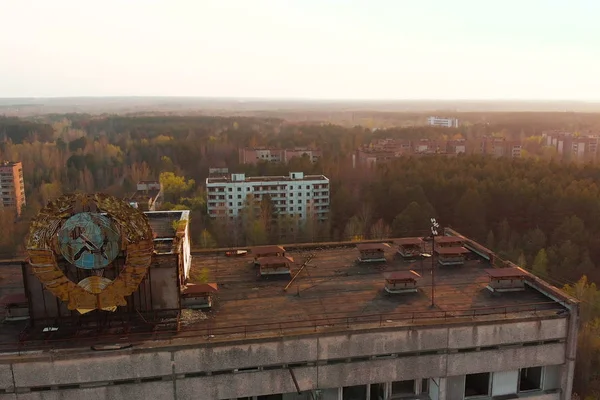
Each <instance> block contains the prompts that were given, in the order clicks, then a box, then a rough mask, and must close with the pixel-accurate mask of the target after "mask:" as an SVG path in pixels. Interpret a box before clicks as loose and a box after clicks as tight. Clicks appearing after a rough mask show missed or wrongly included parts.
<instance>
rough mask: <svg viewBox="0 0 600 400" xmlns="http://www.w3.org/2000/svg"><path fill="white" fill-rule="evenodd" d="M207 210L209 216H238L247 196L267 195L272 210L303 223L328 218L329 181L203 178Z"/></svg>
mask: <svg viewBox="0 0 600 400" xmlns="http://www.w3.org/2000/svg"><path fill="white" fill-rule="evenodd" d="M206 193H207V210H208V215H209V216H210V217H213V218H215V217H225V218H227V217H229V218H231V219H233V218H235V217H237V216H239V215H240V213H241V211H242V210H243V209H244V207H246V205H247V199H248V197H250V198H251V199H255V200H262V198H263V197H264V196H266V195H268V196H270V198H271V200H272V202H273V205H274V207H275V211H276V212H277V213H278V214H280V215H288V216H290V217H295V218H298V220H300V221H302V220H306V219H307V218H308V217H309V216H313V217H315V218H316V219H317V220H325V219H327V218H328V215H329V179H328V178H327V177H326V176H324V175H304V173H302V172H290V174H289V176H256V177H247V176H246V175H245V174H231V175H229V176H221V177H208V178H206Z"/></svg>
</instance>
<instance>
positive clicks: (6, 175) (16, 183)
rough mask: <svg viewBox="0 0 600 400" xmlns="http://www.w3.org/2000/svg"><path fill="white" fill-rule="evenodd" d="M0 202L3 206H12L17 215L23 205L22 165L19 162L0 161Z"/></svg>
mask: <svg viewBox="0 0 600 400" xmlns="http://www.w3.org/2000/svg"><path fill="white" fill-rule="evenodd" d="M0 194H1V195H2V196H1V199H2V201H0V204H2V206H3V207H4V208H13V209H15V210H16V213H17V215H21V211H22V210H23V207H24V206H25V204H26V203H25V185H24V182H23V165H22V164H21V163H20V162H10V161H0Z"/></svg>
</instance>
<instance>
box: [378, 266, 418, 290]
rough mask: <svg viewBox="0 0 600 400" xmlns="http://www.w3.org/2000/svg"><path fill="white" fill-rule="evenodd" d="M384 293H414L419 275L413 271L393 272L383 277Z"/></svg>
mask: <svg viewBox="0 0 600 400" xmlns="http://www.w3.org/2000/svg"><path fill="white" fill-rule="evenodd" d="M384 278H385V287H384V289H385V291H386V292H388V293H392V294H396V293H416V292H417V291H418V289H417V280H418V279H420V278H421V275H419V274H418V273H416V272H415V271H413V270H410V271H395V272H390V273H388V274H385V275H384Z"/></svg>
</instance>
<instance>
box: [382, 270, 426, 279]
mask: <svg viewBox="0 0 600 400" xmlns="http://www.w3.org/2000/svg"><path fill="white" fill-rule="evenodd" d="M383 277H384V278H385V280H387V281H415V280H417V279H418V278H420V277H421V275H419V274H417V273H416V272H415V271H413V270H409V271H394V272H389V273H387V274H384V275H383Z"/></svg>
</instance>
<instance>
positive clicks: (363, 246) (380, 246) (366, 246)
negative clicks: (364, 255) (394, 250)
mask: <svg viewBox="0 0 600 400" xmlns="http://www.w3.org/2000/svg"><path fill="white" fill-rule="evenodd" d="M389 247H390V245H389V244H387V243H360V244H357V245H356V248H357V249H358V251H366V250H385V249H388V248H389Z"/></svg>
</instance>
